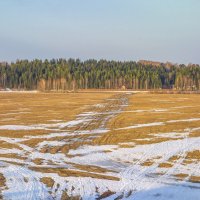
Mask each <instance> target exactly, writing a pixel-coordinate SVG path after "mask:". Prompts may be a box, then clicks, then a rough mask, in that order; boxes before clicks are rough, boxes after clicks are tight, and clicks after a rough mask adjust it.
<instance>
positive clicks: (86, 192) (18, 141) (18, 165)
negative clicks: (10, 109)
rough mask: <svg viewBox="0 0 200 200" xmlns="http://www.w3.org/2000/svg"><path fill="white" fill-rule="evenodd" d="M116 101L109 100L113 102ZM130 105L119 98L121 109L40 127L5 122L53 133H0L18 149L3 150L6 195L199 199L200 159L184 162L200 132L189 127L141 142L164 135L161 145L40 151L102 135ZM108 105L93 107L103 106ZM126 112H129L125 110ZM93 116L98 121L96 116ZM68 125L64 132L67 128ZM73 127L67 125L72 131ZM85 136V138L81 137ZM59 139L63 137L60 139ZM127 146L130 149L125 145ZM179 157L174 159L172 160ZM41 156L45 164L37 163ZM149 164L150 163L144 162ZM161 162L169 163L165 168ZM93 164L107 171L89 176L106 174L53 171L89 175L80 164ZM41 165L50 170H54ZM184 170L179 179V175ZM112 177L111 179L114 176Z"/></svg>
mask: <svg viewBox="0 0 200 200" xmlns="http://www.w3.org/2000/svg"><path fill="white" fill-rule="evenodd" d="M111 100H112V101H114V100H113V99H109V101H111ZM126 105H127V99H124V98H123V99H121V104H120V105H119V107H118V108H115V107H113V108H112V110H108V111H103V112H101V113H98V112H96V111H95V112H86V113H82V114H79V115H78V116H77V119H75V120H73V121H69V122H63V121H57V120H56V119H55V120H51V123H50V124H39V125H12V124H11V125H4V126H3V125H2V126H0V129H1V130H13V131H15V130H18V131H19V130H26V131H31V130H37V129H40V130H52V132H51V133H50V134H44V135H38V136H28V135H26V136H24V137H23V138H12V137H5V136H4V137H0V141H2V142H6V143H9V144H15V145H16V146H18V148H17V147H16V148H13V149H12V148H0V155H4V154H9V155H13V156H7V157H5V156H0V174H2V175H3V176H4V177H5V179H6V182H5V186H4V187H2V188H0V191H1V194H2V196H3V198H4V199H11V200H19V199H20V200H26V199H30V200H31V199H34V200H35V199H45V200H46V199H47V200H48V199H58V200H59V199H61V197H62V194H63V192H66V193H67V194H68V196H80V197H81V198H82V199H83V200H93V199H97V198H98V197H100V196H101V195H102V194H105V193H108V194H109V195H106V196H105V198H104V199H107V200H112V199H116V198H118V199H134V200H143V199H145V200H154V199H159V200H171V199H172V200H184V199H185V200H193V199H194V200H200V184H199V183H195V182H191V181H190V178H191V177H199V176H200V162H199V160H198V159H193V160H192V162H185V161H186V157H187V154H188V152H194V151H199V150H200V137H190V135H191V134H192V133H193V132H195V131H199V130H200V126H199V127H196V128H188V129H185V130H183V131H181V132H176V131H174V132H169V133H162V132H161V133H155V134H151V135H150V136H151V137H149V138H144V139H142V138H139V139H140V140H146V139H147V140H149V141H151V140H153V139H155V138H163V139H166V138H168V140H167V141H166V140H164V141H160V142H157V143H151V142H150V143H144V144H140V145H137V144H136V143H134V142H124V143H120V144H115V145H91V144H87V143H83V144H80V145H79V146H78V147H77V148H74V149H70V150H69V151H68V152H62V151H58V152H54V153H52V152H47V151H41V150H42V149H44V148H47V149H51V148H55V147H57V148H61V147H63V146H65V145H70V144H73V143H74V142H79V141H80V142H83V140H84V142H86V141H91V140H93V139H94V138H97V137H99V136H100V135H102V134H106V133H109V131H110V130H108V129H107V128H106V127H105V123H106V121H107V120H108V119H110V118H112V117H113V116H114V115H116V114H119V113H121V112H122V110H123V108H124V107H125V106H126ZM104 106H105V105H104V104H102V105H101V104H98V105H95V106H94V107H96V108H104ZM126 112H128V111H126ZM130 112H170V110H167V109H160V108H158V109H154V110H148V111H146V110H137V111H130ZM94 116H95V119H94ZM98 116H100V117H101V123H100V124H99V127H98V128H95V129H90V130H82V129H75V130H73V131H72V130H70V128H72V127H74V128H76V127H81V126H86V125H87V124H90V123H95V121H96V122H98V120H99V119H100V118H99V117H98ZM194 121H197V122H198V121H200V118H198V117H197V118H189V117H188V118H187V119H179V120H168V121H158V122H154V123H146V124H135V125H133V126H128V127H123V128H118V129H116V130H112V131H119V130H121V131H123V130H131V129H136V128H142V127H154V126H162V125H165V124H172V123H181V122H194ZM63 128H64V130H63ZM68 128H69V129H68ZM83 137H84V138H83ZM58 138H59V139H58ZM37 139H38V143H37V145H36V146H35V147H31V146H29V145H27V144H26V142H27V141H29V140H37ZM123 145H125V146H127V147H122V146H123ZM14 157H16V158H14ZM173 157H176V159H174V160H173V159H172V160H170V159H171V158H173ZM36 159H40V160H41V163H39V164H38V163H36V162H34V161H35V160H36ZM148 162H151V164H150V165H148V164H145V163H148ZM163 163H165V164H168V165H170V167H166V166H163ZM77 165H81V166H86V167H87V166H94V167H98V168H101V169H104V170H103V172H101V171H99V172H90V174H94V175H99V176H102V175H103V176H104V177H105V178H98V177H97V176H96V177H94V178H92V177H91V176H90V175H88V176H73V175H71V176H70V175H68V176H62V175H59V173H57V171H54V169H65V170H74V171H76V172H80V173H83V172H84V173H86V172H87V170H85V169H79V168H77V167H76V166H77ZM37 168H38V169H41V168H43V169H51V171H50V172H48V170H47V171H45V172H44V170H42V171H41V170H37ZM180 174H185V176H184V178H182V179H179V178H178V175H180ZM45 177H48V178H51V179H52V180H53V181H54V184H53V187H51V188H50V187H48V186H47V185H45V184H44V183H43V182H42V181H41V179H42V178H45ZM110 177H112V178H110Z"/></svg>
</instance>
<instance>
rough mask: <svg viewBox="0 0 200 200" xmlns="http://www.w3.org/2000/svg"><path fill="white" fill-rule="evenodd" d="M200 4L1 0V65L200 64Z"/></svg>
mask: <svg viewBox="0 0 200 200" xmlns="http://www.w3.org/2000/svg"><path fill="white" fill-rule="evenodd" d="M199 23H200V0H0V60H1V61H2V60H7V61H15V60H16V59H18V58H19V59H25V58H27V59H34V58H41V59H44V58H60V57H62V58H70V57H73V58H80V59H82V60H84V59H88V58H95V59H101V58H104V59H114V60H139V59H148V60H157V61H172V62H178V63H186V64H187V63H189V62H192V63H200V54H199V52H200V25H199Z"/></svg>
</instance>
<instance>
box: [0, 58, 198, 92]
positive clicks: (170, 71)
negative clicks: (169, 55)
mask: <svg viewBox="0 0 200 200" xmlns="http://www.w3.org/2000/svg"><path fill="white" fill-rule="evenodd" d="M0 88H11V89H19V90H21V89H24V90H76V89H134V90H139V89H145V90H148V89H162V88H163V89H176V90H199V88H200V66H199V65H192V64H190V65H187V66H186V65H183V64H182V65H177V64H169V63H159V62H149V61H139V62H133V61H126V62H120V61H107V60H99V61H97V60H87V61H81V60H79V59H69V60H66V59H52V60H44V61H42V60H38V59H35V60H33V61H28V60H18V61H16V62H15V63H11V64H9V63H0Z"/></svg>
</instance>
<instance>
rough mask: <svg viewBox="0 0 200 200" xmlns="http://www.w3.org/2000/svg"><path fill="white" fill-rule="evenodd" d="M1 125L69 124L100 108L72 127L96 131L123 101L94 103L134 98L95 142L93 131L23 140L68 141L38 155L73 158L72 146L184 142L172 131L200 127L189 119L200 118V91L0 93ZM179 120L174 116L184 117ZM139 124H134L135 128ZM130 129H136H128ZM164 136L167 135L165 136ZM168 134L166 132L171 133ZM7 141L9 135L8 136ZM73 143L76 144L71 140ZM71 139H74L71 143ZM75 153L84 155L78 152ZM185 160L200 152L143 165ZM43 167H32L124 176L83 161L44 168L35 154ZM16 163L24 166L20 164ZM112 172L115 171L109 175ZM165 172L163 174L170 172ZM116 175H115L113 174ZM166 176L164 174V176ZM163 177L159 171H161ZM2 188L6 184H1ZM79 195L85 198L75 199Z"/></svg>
mask: <svg viewBox="0 0 200 200" xmlns="http://www.w3.org/2000/svg"><path fill="white" fill-rule="evenodd" d="M0 95H1V98H0V126H3V125H27V126H28V125H38V124H51V123H57V122H53V121H52V120H61V121H64V122H67V121H70V120H73V119H75V118H76V116H77V115H78V114H80V113H82V112H86V111H92V112H99V114H98V115H95V117H94V120H92V121H91V122H89V123H87V124H85V125H78V126H75V127H71V128H70V127H69V128H68V131H71V132H70V133H74V131H83V130H94V129H96V128H97V129H98V128H99V127H100V125H101V124H102V123H104V120H105V119H106V117H105V115H104V114H102V113H105V112H108V113H109V111H112V108H113V106H116V107H119V105H120V103H121V102H120V101H119V100H117V99H116V100H114V101H106V105H105V106H104V107H91V106H92V105H94V104H99V103H105V99H109V98H118V99H119V98H122V97H127V98H129V105H128V106H127V107H124V108H123V109H124V110H123V111H122V112H119V114H117V115H115V116H114V117H113V118H112V119H111V120H108V121H106V122H105V126H104V128H107V129H108V132H105V133H103V134H99V135H98V137H94V138H92V139H90V140H88V139H89V138H91V137H92V136H94V135H93V134H85V135H84V134H82V135H74V134H72V135H70V134H68V135H67V136H55V137H53V138H30V139H28V140H25V141H22V142H20V144H23V145H26V146H27V147H31V148H33V149H35V148H37V147H38V144H39V143H41V142H43V141H44V140H45V141H46V142H52V141H66V144H64V145H61V146H59V145H58V146H48V145H46V146H45V145H44V146H42V148H41V149H39V150H38V153H43V154H45V153H48V154H51V155H54V154H57V153H62V154H64V156H66V158H73V157H74V155H73V154H72V155H71V154H69V151H70V150H75V149H78V148H79V147H82V146H84V145H118V147H116V148H118V149H120V148H125V149H128V148H134V147H135V146H137V145H145V144H156V143H160V142H164V141H169V140H174V141H175V140H178V139H179V138H178V137H177V138H171V137H170V135H168V133H172V132H176V133H179V134H180V136H181V137H182V138H184V137H185V136H184V134H183V133H185V132H187V130H188V129H194V128H199V127H200V121H198V120H196V121H188V119H192V118H200V112H199V110H200V105H199V102H200V95H195V94H190V95H188V94H184V95H183V94H133V95H130V96H127V95H126V94H117V95H116V94H113V93H67V94H65V93H62V94H58V93H54V94H53V93H34V94H31V93H24V94H19V93H2V94H0ZM184 119H185V121H178V122H176V121H174V122H170V121H172V120H184ZM159 122H160V123H163V124H160V125H159V126H154V125H152V126H148V127H144V126H141V127H139V126H138V127H137V125H140V124H141V125H144V124H151V123H159ZM131 126H132V127H134V126H135V127H134V128H131ZM128 127H130V128H128ZM62 131H66V130H65V129H64V128H63V129H62V130H55V132H59V133H61V132H62ZM51 133H54V130H53V129H52V130H28V131H27V130H26V131H25V130H22V131H21V130H20V131H19V130H18V131H17V130H0V136H1V137H10V138H23V137H26V136H41V135H48V134H51ZM160 134H162V135H163V136H162V137H160ZM165 135H166V136H165ZM199 136H200V129H195V130H194V131H193V132H191V133H190V134H189V135H188V137H199ZM2 139H3V138H2ZM69 141H70V142H69ZM68 142H69V143H68ZM4 148H5V149H6V148H8V149H13V148H16V149H19V150H22V148H21V147H20V146H19V145H16V144H11V143H9V142H5V141H3V140H0V149H4ZM112 151H113V150H105V151H103V153H108V154H109V153H112ZM75 156H81V155H78V154H76V155H75ZM0 157H2V158H18V159H21V160H23V159H24V158H23V157H20V155H17V154H14V153H13V154H11V153H8V154H4V153H2V154H0ZM181 158H183V162H182V164H183V165H184V164H190V163H192V162H193V160H195V161H197V162H199V161H200V151H192V152H187V153H186V154H185V155H182V154H181V155H176V156H172V157H171V158H169V157H168V158H167V159H168V160H165V161H160V162H158V160H159V159H160V158H159V157H154V158H153V159H146V160H144V161H141V163H140V165H142V167H147V168H148V167H149V168H150V167H152V166H154V165H156V163H157V167H158V168H164V169H165V170H167V169H170V168H171V167H173V166H174V164H175V163H176V162H177V160H179V159H181ZM31 161H32V162H33V163H34V164H36V165H38V166H29V168H30V169H31V170H33V171H37V172H42V173H49V174H51V173H52V174H53V173H56V174H58V175H59V176H61V177H91V178H95V179H106V180H113V181H119V177H117V176H115V174H116V171H114V170H109V169H106V168H103V167H100V166H95V165H89V164H85V165H81V164H77V163H76V164H75V163H70V162H69V163H67V161H66V163H65V164H66V165H68V164H69V165H70V166H72V167H73V169H65V168H63V167H60V168H59V167H58V168H54V167H52V168H46V167H44V166H43V167H40V165H42V164H43V163H45V161H48V159H47V160H45V159H44V157H43V159H42V158H34V159H32V160H31ZM134 162H135V160H133V161H124V163H123V164H127V166H128V165H131V164H133V163H134ZM10 163H14V164H15V165H16V164H18V163H16V162H10ZM48 164H49V165H54V166H56V163H54V162H53V161H52V160H50V161H48ZM108 173H111V175H108ZM164 173H165V172H163V174H164ZM112 174H113V176H112ZM163 174H161V175H163ZM158 175H159V174H158ZM174 176H175V178H176V179H180V180H185V179H187V178H188V180H189V181H191V182H199V177H198V176H190V177H188V176H189V175H188V174H181V173H179V174H175V175H174ZM1 180H2V183H3V182H4V181H3V180H4V179H3V177H2V176H1V175H0V181H1ZM41 181H42V182H43V183H45V184H46V185H47V186H48V187H53V185H54V180H53V179H52V178H51V177H44V178H42V179H41ZM3 185H4V183H3ZM0 187H1V185H0ZM111 194H113V192H112V191H107V192H105V193H104V194H102V196H101V197H100V198H99V199H101V198H104V196H109V195H111ZM62 198H63V199H65V198H66V199H70V198H71V197H69V196H68V195H67V193H65V192H63V197H62ZM74 198H75V199H76V198H77V199H79V197H74Z"/></svg>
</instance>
